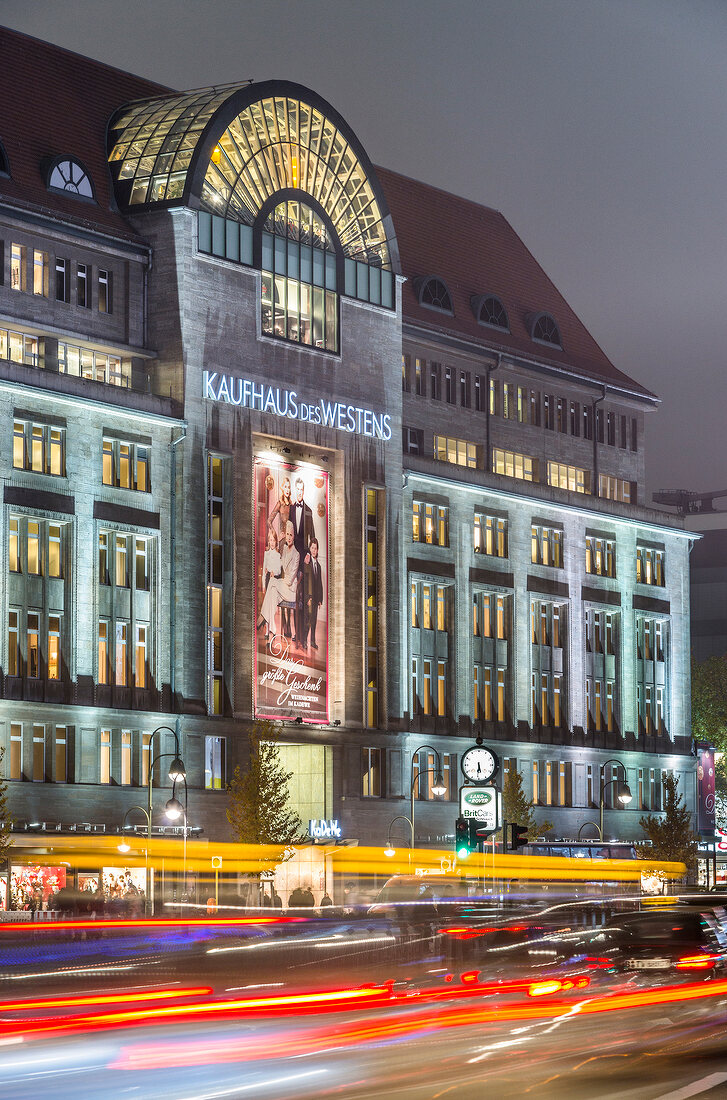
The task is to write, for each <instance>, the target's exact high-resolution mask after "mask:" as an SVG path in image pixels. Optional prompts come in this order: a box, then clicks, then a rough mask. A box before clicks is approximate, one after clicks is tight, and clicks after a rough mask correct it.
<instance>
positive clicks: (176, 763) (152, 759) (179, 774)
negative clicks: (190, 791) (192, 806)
mask: <svg viewBox="0 0 727 1100" xmlns="http://www.w3.org/2000/svg"><path fill="white" fill-rule="evenodd" d="M162 730H167V732H168V733H171V734H172V736H173V737H174V752H173V753H172V752H165V753H159V754H157V756H152V749H153V747H154V738H155V737H156V735H157V734H158V733H161V731H162ZM169 756H171V757H172V758H173V759H172V763H171V766H170V768H169V778H170V779H171V781H172V783H176V782H177V780H178V779H184V780H185V783H186V776H187V772H186V769H185V767H184V764H183V763H182V760H181V757H180V751H179V719H178V718H177V722H176V726H175V728H174V729H172V727H171V726H158V727H157V728H156V729H155V730H154V731H153V732H152V734H151V736H150V738H149V773H148V775H147V781H146V782H147V792H148V796H149V797H148V809H147V835H148V838H149V845H150V846H151V813H152V787H153V785H154V766H155V764H157V763H158V762H159V761H160V760H164V759H165V758H166V757H169ZM184 839H185V858H186V840H187V829H186V825H185V829H184ZM146 891H147V893H146V898H147V902H146V903H147V911H148V912H150V913H151V915H152V916H154V893H153V890H152V889H151V882H150V880H149V866H148V862H147V875H146Z"/></svg>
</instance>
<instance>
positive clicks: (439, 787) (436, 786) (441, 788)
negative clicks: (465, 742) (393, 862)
mask: <svg viewBox="0 0 727 1100" xmlns="http://www.w3.org/2000/svg"><path fill="white" fill-rule="evenodd" d="M423 749H426V750H427V752H433V753H434V756H435V758H436V761H437V770H436V772H435V771H434V768H427V770H426V771H425V772H422V771H418V772H417V774H416V775H414V759H415V757H417V756H418V755H419V753H420V752H422V750H423ZM432 772H433V773H434V783H433V784H432V794H433V795H434V796H435V798H441V796H442V795H443V794H446V793H447V787H446V785H445V782H444V777H443V775H442V760H441V757H440V755H439V753H438V752H437V750H436V749H435V748H433V747H432V746H431V745H420V746H419V748H418V749H417V750H416V752H413V753H412V756H411V818H410V824H411V845H410V847H411V849H412V850H413V849H414V786H415V784H416V783H418V782H419V780H420V778H421V777H422V776H423V775H429V774H430V773H432ZM394 820H396V819H394Z"/></svg>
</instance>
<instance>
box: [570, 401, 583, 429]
mask: <svg viewBox="0 0 727 1100" xmlns="http://www.w3.org/2000/svg"><path fill="white" fill-rule="evenodd" d="M580 411H581V407H580V405H579V403H578V402H577V401H571V403H570V434H571V435H575V436H579V435H580V434H581V416H580Z"/></svg>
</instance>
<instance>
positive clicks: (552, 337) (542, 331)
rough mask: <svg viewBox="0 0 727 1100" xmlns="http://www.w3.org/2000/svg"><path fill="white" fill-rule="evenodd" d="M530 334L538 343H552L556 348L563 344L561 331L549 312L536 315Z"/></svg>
mask: <svg viewBox="0 0 727 1100" xmlns="http://www.w3.org/2000/svg"><path fill="white" fill-rule="evenodd" d="M530 336H531V339H533V340H535V341H536V342H537V343H538V344H551V345H552V346H553V347H556V348H560V347H562V346H563V345H562V344H561V342H560V331H559V329H558V326H557V324H556V322H555V318H554V317H551V315H550V314H549V313H537V314H536V315H535V317H534V318H533V323H532V326H531V329H530Z"/></svg>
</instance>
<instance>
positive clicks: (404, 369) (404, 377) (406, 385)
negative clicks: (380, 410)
mask: <svg viewBox="0 0 727 1100" xmlns="http://www.w3.org/2000/svg"><path fill="white" fill-rule="evenodd" d="M409 373H410V365H409V356H408V355H402V357H401V388H402V391H403V392H404V393H409V391H410V390H411V382H410V379H409Z"/></svg>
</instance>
